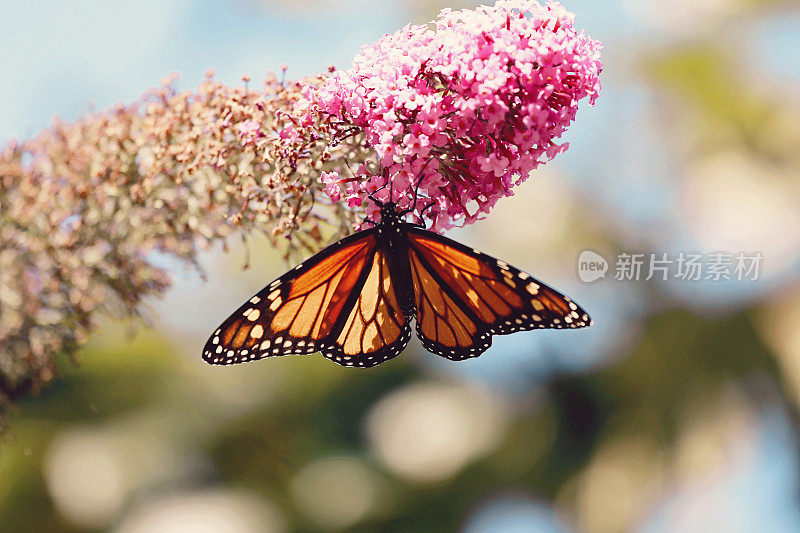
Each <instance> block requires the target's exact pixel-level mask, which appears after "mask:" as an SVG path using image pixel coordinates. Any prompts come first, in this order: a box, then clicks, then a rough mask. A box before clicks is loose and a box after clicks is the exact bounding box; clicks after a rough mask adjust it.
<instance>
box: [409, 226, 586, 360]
mask: <svg viewBox="0 0 800 533" xmlns="http://www.w3.org/2000/svg"><path fill="white" fill-rule="evenodd" d="M408 240H409V258H410V263H411V271H412V278H413V283H414V292H415V295H416V305H417V316H416V319H417V335H418V336H419V338H420V339H421V340H422V344H423V345H424V346H425V348H426V349H428V350H429V351H431V352H433V353H436V354H439V355H442V356H444V357H447V358H448V359H454V360H460V359H466V358H469V357H477V356H478V355H480V354H481V353H483V352H484V351H486V349H487V348H488V347H489V346H491V344H492V335H505V334H508V333H513V332H515V331H525V330H531V329H537V328H580V327H585V326H588V325H590V324H591V319H590V318H589V316H588V315H587V314H586V312H585V311H584V310H583V309H581V308H580V307H579V306H578V305H577V304H575V303H574V302H573V301H572V300H570V299H569V298H568V297H567V296H564V295H563V294H561V293H559V292H557V291H555V290H554V289H552V288H550V287H548V286H547V285H545V284H544V283H542V282H540V281H538V280H536V279H535V278H533V277H531V276H530V275H529V274H527V273H525V272H522V271H520V270H518V269H516V268H514V267H512V266H510V265H508V264H506V263H504V262H503V261H498V260H497V259H495V258H493V257H490V256H488V255H486V254H483V253H481V252H479V251H477V250H473V249H470V248H468V247H466V246H464V245H462V244H459V243H457V242H455V241H453V240H451V239H448V238H446V237H442V236H441V235H437V234H435V233H432V232H430V231H426V230H422V229H419V228H410V229H409V230H408Z"/></svg>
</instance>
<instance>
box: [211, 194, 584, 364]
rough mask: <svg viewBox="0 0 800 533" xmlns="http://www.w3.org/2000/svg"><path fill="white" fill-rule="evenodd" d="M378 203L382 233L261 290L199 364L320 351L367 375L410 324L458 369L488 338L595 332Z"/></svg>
mask: <svg viewBox="0 0 800 533" xmlns="http://www.w3.org/2000/svg"><path fill="white" fill-rule="evenodd" d="M373 200H375V199H374V198H373ZM375 201H376V202H377V203H378V205H379V206H380V214H381V218H380V221H379V222H378V223H376V224H374V226H373V227H372V228H369V229H366V230H362V231H359V232H357V233H354V234H353V235H350V236H348V237H345V238H343V239H342V240H340V241H338V242H336V243H335V244H332V245H331V246H328V247H327V248H325V249H324V250H322V251H321V252H319V253H317V254H316V255H314V256H313V257H311V258H309V259H307V260H306V261H304V262H303V263H301V264H300V265H298V266H297V267H295V268H294V269H293V270H290V271H289V272H287V273H286V274H284V275H283V276H281V277H280V278H278V279H276V280H275V281H273V282H272V283H270V284H269V285H267V286H266V287H264V289H262V290H261V291H260V292H258V293H257V294H256V295H255V296H253V297H252V298H250V300H248V301H247V302H245V303H244V305H242V306H241V307H240V308H239V309H238V310H236V312H235V313H233V314H232V315H231V316H230V317H228V319H227V320H225V322H223V323H222V325H221V326H220V327H219V328H218V329H217V330H216V331H215V332H214V334H213V335H211V338H209V339H208V342H206V345H205V348H204V349H203V359H205V361H207V362H208V363H211V364H218V365H227V364H234V363H243V362H246V361H253V360H255V359H262V358H264V357H269V356H275V355H288V354H298V355H299V354H311V353H314V352H317V351H319V352H321V353H322V355H324V356H325V357H327V358H328V359H331V360H332V361H334V362H336V363H338V364H340V365H343V366H351V367H371V366H375V365H377V364H380V363H382V362H384V361H387V360H389V359H392V358H393V357H395V356H397V355H398V354H399V353H400V352H402V351H403V349H404V348H405V347H406V345H407V344H408V341H409V340H410V339H411V320H412V318H413V319H416V330H417V336H418V337H419V338H420V339H421V340H422V344H423V346H424V347H425V348H426V349H427V350H428V351H430V352H433V353H435V354H438V355H441V356H444V357H446V358H448V359H451V360H462V359H467V358H470V357H477V356H479V355H480V354H482V353H483V352H484V351H486V349H487V348H489V346H490V345H491V344H492V335H505V334H509V333H513V332H515V331H523V330H531V329H536V328H581V327H585V326H589V325H591V319H590V318H589V316H588V315H587V314H586V312H585V311H584V310H583V309H581V308H580V307H579V306H578V305H577V304H575V303H574V302H573V301H572V300H570V299H569V298H568V297H567V296H564V295H563V294H560V293H558V292H556V291H555V290H553V289H552V288H550V287H548V286H547V285H545V284H544V283H542V282H540V281H538V280H536V279H535V278H533V277H531V276H530V275H529V274H526V273H525V272H522V271H520V270H518V269H516V268H514V267H512V266H511V265H508V264H507V263H505V262H503V261H499V260H497V259H494V258H492V257H490V256H488V255H486V254H483V253H481V252H479V251H478V250H474V249H472V248H469V247H467V246H464V245H463V244H460V243H458V242H455V241H453V240H452V239H448V238H446V237H442V236H441V235H439V234H436V233H434V232H432V231H428V230H426V229H425V227H424V226H423V225H421V224H414V223H410V222H405V221H404V220H403V216H404V215H405V214H406V212H403V213H400V212H398V210H397V206H396V204H394V203H393V202H386V203H383V202H378V201H377V200H375Z"/></svg>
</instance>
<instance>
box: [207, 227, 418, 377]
mask: <svg viewBox="0 0 800 533" xmlns="http://www.w3.org/2000/svg"><path fill="white" fill-rule="evenodd" d="M377 248H378V247H377V239H376V237H375V234H374V232H373V231H371V230H368V231H364V232H360V233H357V234H354V235H351V236H350V237H346V238H344V239H342V240H341V241H339V242H337V243H335V244H333V245H331V246H329V247H328V248H326V249H324V250H322V251H321V252H319V253H318V254H317V255H315V256H313V257H311V258H310V259H308V260H306V261H305V262H303V263H301V264H300V265H298V266H297V267H295V269H293V270H291V271H289V272H287V273H286V274H285V275H283V276H281V277H280V278H278V279H277V280H275V281H273V282H272V283H270V284H269V285H267V286H266V287H265V288H264V289H263V290H261V291H260V292H259V293H257V294H256V295H255V296H253V297H252V298H251V299H250V300H248V301H247V302H246V303H245V304H244V305H242V306H241V307H240V308H239V309H238V310H237V311H236V312H234V313H233V314H232V315H231V316H230V317H228V319H227V320H225V322H223V323H222V325H221V326H220V327H219V328H218V329H217V330H216V331H215V332H214V334H213V335H212V336H211V338H209V340H208V342H206V345H205V348H204V349H203V359H205V360H206V361H207V362H209V363H212V364H221V365H225V364H234V363H242V362H245V361H253V360H256V359H261V358H264V357H267V356H277V355H288V354H298V355H299V354H311V353H314V352H316V351H320V352H322V354H323V355H324V356H326V357H328V358H329V359H332V360H333V361H335V362H337V363H339V364H342V365H345V366H373V365H375V364H378V363H380V362H383V361H385V360H387V359H390V358H391V357H394V356H396V355H397V354H398V353H400V352H401V351H402V350H403V348H404V347H405V345H406V344H407V343H408V340H409V338H410V337H411V328H410V326H409V324H408V322H407V320H406V319H405V317H403V315H402V313H400V312H399V305H398V304H397V297H396V296H395V293H394V287H393V286H392V283H391V278H390V277H389V272H388V266H387V261H386V258H385V256H384V254H383V252H382V251H380V250H378V249H377Z"/></svg>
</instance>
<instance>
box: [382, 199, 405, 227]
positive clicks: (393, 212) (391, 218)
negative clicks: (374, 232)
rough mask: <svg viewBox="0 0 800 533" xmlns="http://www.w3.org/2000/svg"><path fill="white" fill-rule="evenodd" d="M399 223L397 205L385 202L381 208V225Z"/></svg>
mask: <svg viewBox="0 0 800 533" xmlns="http://www.w3.org/2000/svg"><path fill="white" fill-rule="evenodd" d="M399 221H400V213H399V212H398V211H397V204H395V203H394V202H386V203H385V204H383V205H382V206H381V223H383V224H393V223H396V222H399Z"/></svg>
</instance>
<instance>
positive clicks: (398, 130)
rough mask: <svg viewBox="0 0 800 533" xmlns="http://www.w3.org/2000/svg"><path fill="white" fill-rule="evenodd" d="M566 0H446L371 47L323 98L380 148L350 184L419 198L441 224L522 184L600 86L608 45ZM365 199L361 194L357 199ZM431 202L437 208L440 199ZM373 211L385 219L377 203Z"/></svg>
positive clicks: (329, 84) (481, 209)
mask: <svg viewBox="0 0 800 533" xmlns="http://www.w3.org/2000/svg"><path fill="white" fill-rule="evenodd" d="M573 20H574V16H573V15H572V14H571V13H569V12H568V11H566V10H565V9H564V8H563V7H562V6H561V5H560V4H558V3H548V4H547V5H541V4H539V3H537V2H533V1H522V0H501V1H499V2H497V3H496V4H495V5H494V6H493V7H486V6H482V7H479V8H477V9H476V10H463V11H452V10H449V9H445V10H443V11H442V12H441V13H440V15H439V18H438V19H437V20H436V21H434V22H433V25H434V27H433V28H431V27H430V25H418V26H406V27H405V28H403V29H402V30H400V31H398V32H396V33H394V34H392V35H386V36H384V37H383V38H382V39H380V40H379V41H378V42H376V43H374V44H371V45H369V46H366V47H364V48H363V49H362V50H361V53H360V54H359V55H358V56H356V58H355V59H354V61H353V65H352V67H351V68H350V69H348V70H345V71H334V72H333V73H332V74H331V75H330V76H328V77H327V78H326V79H325V80H324V81H323V83H322V84H321V86H320V87H319V88H318V90H316V91H315V92H314V94H313V96H312V98H313V100H314V102H315V103H316V104H317V105H318V106H319V107H320V108H321V109H322V110H323V111H324V112H327V113H329V114H331V115H332V116H334V117H336V118H338V119H339V120H341V121H342V123H346V124H350V125H355V126H357V127H358V128H359V129H360V130H361V131H362V132H363V135H364V141H365V142H366V143H367V144H368V145H369V146H370V147H371V149H372V150H374V160H373V161H372V166H371V167H370V169H371V173H369V174H368V175H365V176H363V177H362V178H361V179H359V180H356V181H353V182H350V183H348V187H349V194H350V195H351V196H352V195H353V194H360V195H361V196H362V197H363V196H366V195H367V194H369V193H370V192H372V191H374V190H376V189H378V192H377V193H375V196H376V197H377V198H378V199H381V200H388V199H389V187H385V188H381V186H383V185H387V184H388V182H389V181H391V182H392V190H393V192H394V196H393V198H392V199H393V200H394V201H396V202H397V203H398V205H399V206H400V207H401V208H408V207H411V205H412V203H413V199H414V197H415V194H414V192H415V188H416V185H417V184H418V183H419V185H420V186H419V191H418V194H417V197H418V198H419V199H421V201H419V202H418V205H417V211H418V212H419V211H420V210H421V208H422V207H423V206H425V207H427V209H428V210H427V211H426V212H425V217H426V218H428V219H429V221H430V222H431V223H432V227H433V229H434V230H437V231H441V230H444V229H446V228H448V227H451V226H453V225H460V224H468V223H471V222H473V221H475V220H477V219H479V218H480V217H481V215H482V214H483V213H486V212H488V211H489V210H490V209H491V208H492V207H493V206H494V204H495V203H496V202H497V200H498V199H499V198H501V197H503V196H509V195H511V194H513V192H512V188H513V187H514V186H515V185H518V184H520V183H521V182H522V181H524V180H525V179H526V178H527V177H528V174H529V173H530V172H531V171H532V170H533V169H535V168H536V167H538V166H539V165H540V164H542V163H544V162H546V161H547V160H549V159H552V158H553V157H555V156H556V155H557V154H559V153H561V152H563V151H565V150H566V149H567V146H568V145H567V143H565V142H563V143H560V142H558V139H559V137H561V135H562V134H563V133H564V131H565V129H566V127H567V126H568V125H569V124H570V123H571V122H572V121H573V119H574V118H575V114H576V112H577V109H578V102H579V101H580V100H582V99H588V101H589V103H594V101H595V99H596V98H597V96H598V93H599V90H600V82H599V74H600V71H601V69H602V64H601V62H600V49H601V44H600V43H599V42H598V41H596V40H593V39H591V38H590V37H588V36H587V35H585V34H584V33H583V32H582V31H581V32H578V31H577V30H576V29H575V27H574V25H573ZM351 205H353V203H351ZM428 206H429V207H428ZM367 215H368V216H370V217H371V218H372V219H373V220H377V217H378V212H377V209H374V208H373V209H369V207H368V211H367Z"/></svg>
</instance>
